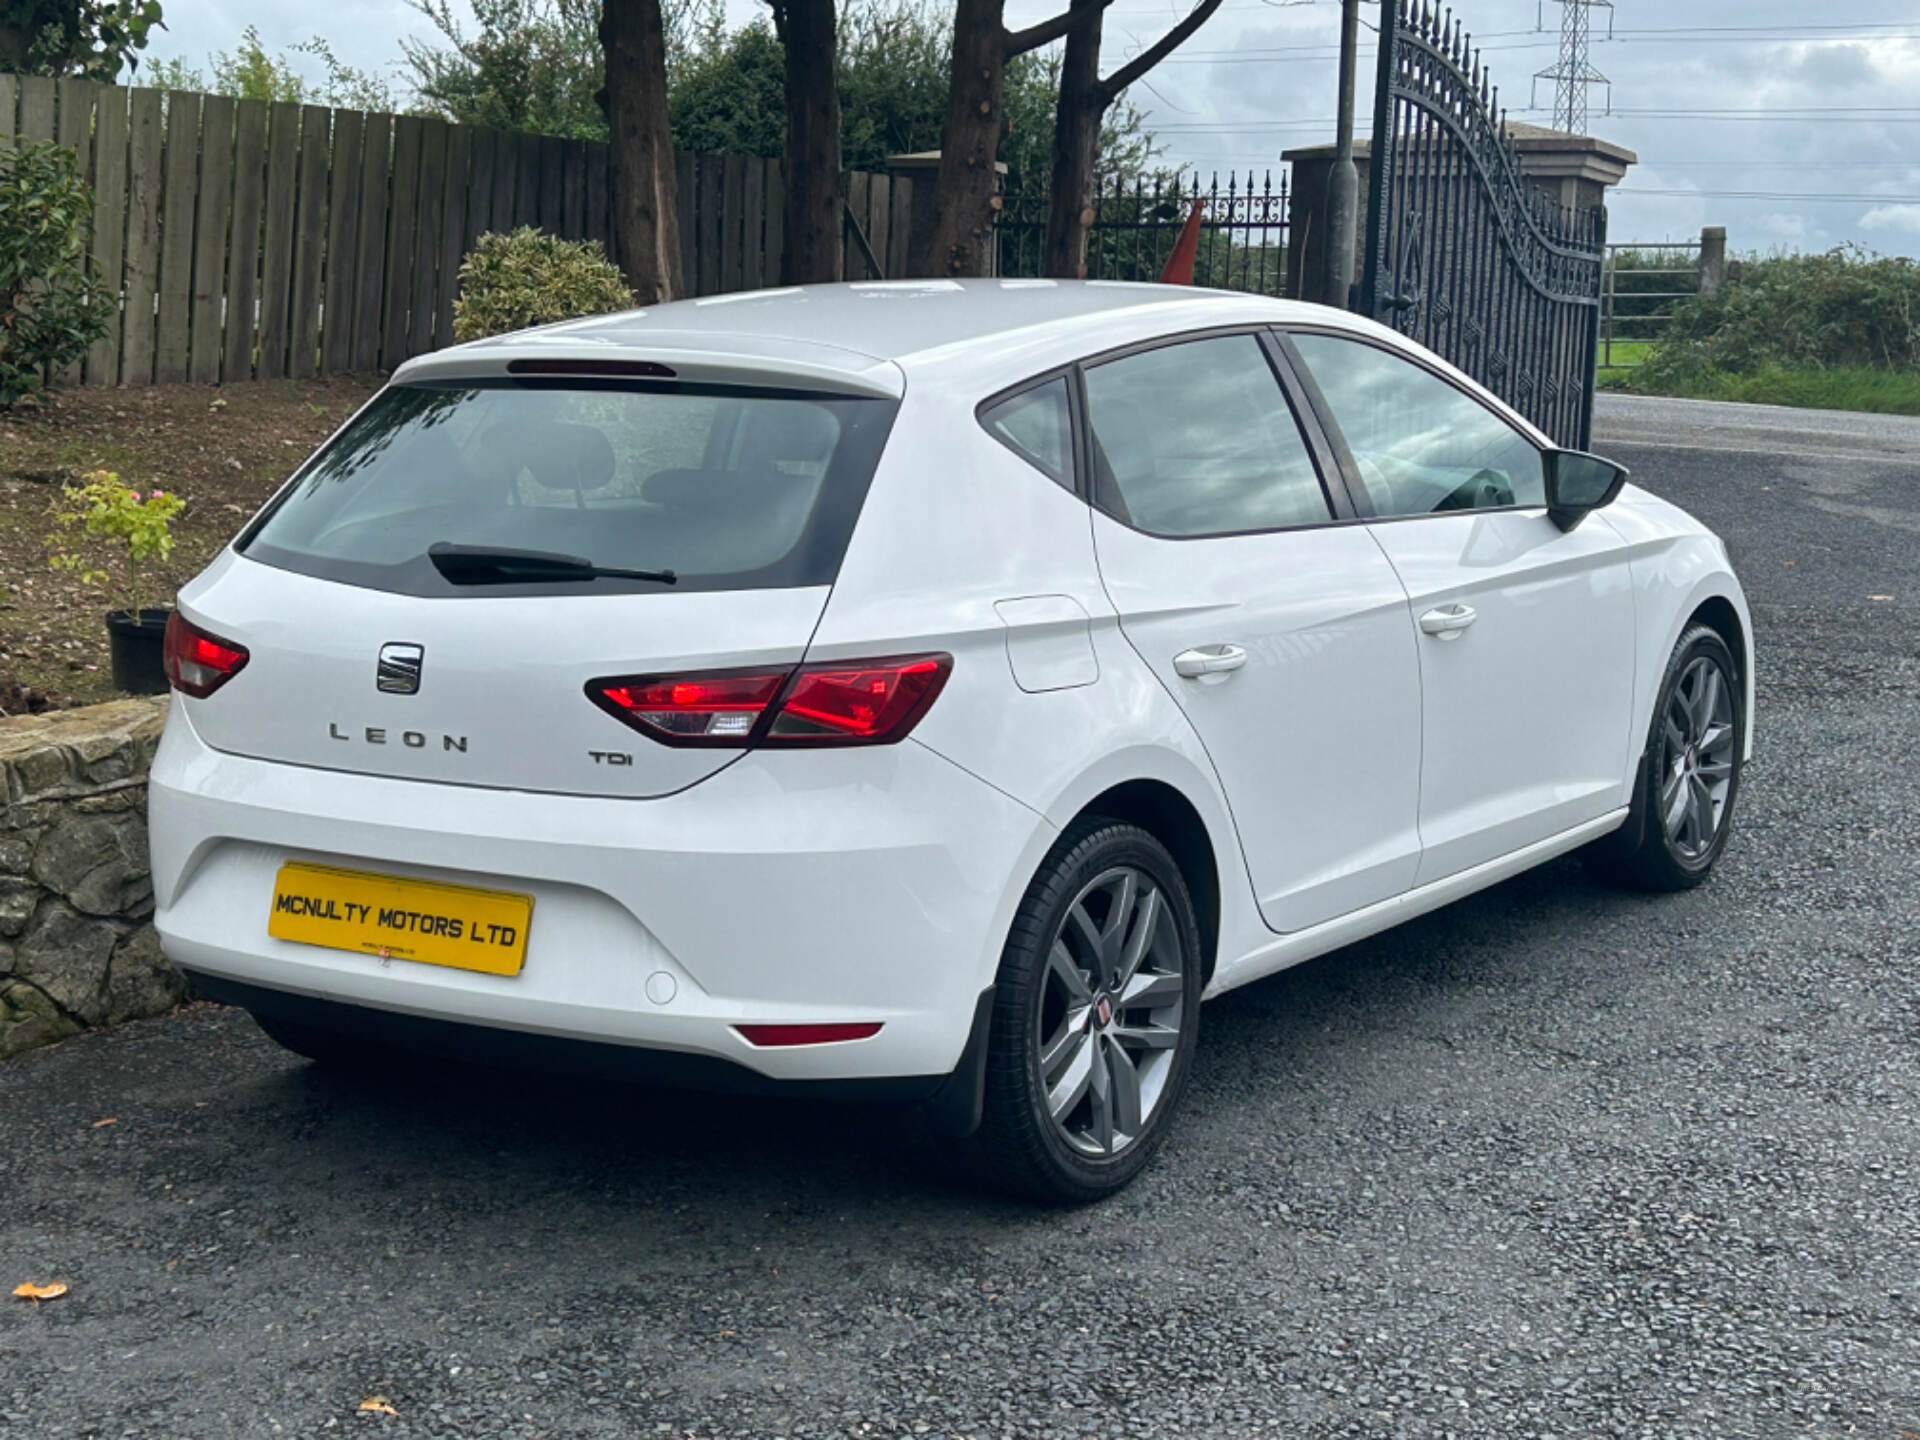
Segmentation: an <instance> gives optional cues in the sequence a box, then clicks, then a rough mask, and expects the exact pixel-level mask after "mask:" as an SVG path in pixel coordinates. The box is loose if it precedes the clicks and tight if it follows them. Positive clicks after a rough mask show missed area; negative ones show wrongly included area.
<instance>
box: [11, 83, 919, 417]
mask: <svg viewBox="0 0 1920 1440" xmlns="http://www.w3.org/2000/svg"><path fill="white" fill-rule="evenodd" d="M15 135H18V136H20V137H23V138H25V139H29V140H42V139H44V140H55V141H58V142H59V143H60V144H62V145H66V146H70V147H72V148H73V149H74V150H75V151H76V153H77V154H78V155H79V157H80V162H81V164H82V165H83V166H84V167H85V169H86V172H87V176H88V178H89V180H90V181H91V182H92V184H93V187H94V219H93V228H92V233H91V235H90V236H89V241H88V243H89V247H90V250H91V253H92V255H93V258H94V259H95V260H96V261H97V262H98V264H99V266H100V270H101V273H102V274H103V275H104V276H105V277H106V279H107V281H108V282H109V283H110V284H115V285H117V287H118V289H119V292H120V300H121V304H120V313H119V314H118V316H117V317H116V318H115V323H114V324H113V325H112V326H111V328H110V330H109V332H108V334H107V336H106V338H105V339H103V340H101V341H100V342H99V343H97V344H96V345H94V346H93V348H92V349H91V350H90V351H89V352H88V355H87V358H86V361H85V363H84V365H83V366H81V367H78V369H77V370H76V371H75V372H72V373H69V374H68V375H67V376H66V377H64V378H65V379H67V380H68V381H69V382H75V381H80V380H84V381H85V382H86V383H88V384H94V385H114V384H120V385H145V384H152V383H160V384H166V383H173V382H179V381H196V382H201V383H220V382H228V381H238V380H249V379H273V378H277V377H282V376H292V377H295V378H304V377H308V376H313V375H323V374H331V373H339V372H343V371H374V370H391V369H392V368H393V367H394V366H396V365H398V364H399V363H400V362H401V361H402V360H405V359H406V358H408V357H409V356H411V355H418V354H421V353H422V352H424V351H428V350H433V349H437V348H438V347H440V346H443V345H447V344H450V343H451V342H452V339H453V301H454V296H455V295H456V294H457V293H458V276H459V269H460V262H461V259H462V257H464V256H465V254H466V253H467V251H468V250H469V249H470V248H471V247H472V245H473V242H474V239H475V237H477V236H478V235H480V234H482V233H485V232H487V231H495V230H505V229H510V228H512V227H514V226H518V225H537V226H539V227H540V228H541V229H543V230H547V231H551V232H552V233H554V234H556V235H560V236H563V237H565V238H568V239H576V240H577V239H596V240H600V241H602V242H604V243H606V245H607V247H608V251H609V253H612V252H613V234H612V228H611V211H610V205H609V196H610V193H611V184H612V177H611V171H610V168H609V156H608V150H607V147H606V146H605V145H604V144H600V143H597V142H592V141H583V140H561V139H558V138H556V137H553V136H547V135H521V134H504V133H500V132H496V131H492V130H483V129H478V128H476V127H472V126H465V125H451V124H448V123H447V122H445V121H443V120H435V119H430V118H425V117H422V116H417V115H369V114H363V113H361V112H359V111H357V110H330V109H327V108H326V107H324V106H319V105H299V104H278V103H276V104H268V103H267V102H266V101H263V100H233V99H231V98H228V97H226V96H221V95H195V94H191V93H186V92H181V91H170V92H165V93H163V92H161V91H159V90H148V89H129V88H126V87H123V86H118V85H99V84H94V83H92V82H89V81H83V80H73V79H63V80H51V79H44V78H40V77H35V76H15V75H0V146H4V145H6V144H8V143H10V140H9V137H11V136H15ZM678 158H679V173H678V177H677V178H678V191H679V195H678V198H679V209H680V227H681V250H682V256H683V262H684V269H685V280H686V282H687V283H686V284H685V286H684V287H683V288H684V289H685V290H686V291H687V293H691V294H694V295H710V294H714V293H717V292H720V291H728V290H743V289H753V288H756V287H759V286H763V285H773V284H777V283H778V282H779V277H780V257H781V250H782V244H781V238H782V237H781V231H782V224H781V217H782V205H783V191H782V186H781V179H780V164H779V162H778V161H770V160H762V159H760V158H759V157H757V156H737V155H727V156H719V155H681V156H680V157H678ZM911 185H912V182H911V181H910V180H908V179H906V178H904V177H889V176H886V175H865V174H854V175H851V176H849V177H848V219H849V243H848V247H847V264H846V274H847V276H848V278H849V279H863V278H869V276H870V275H871V269H870V267H869V266H868V265H867V264H866V262H865V259H864V255H863V253H862V252H861V250H860V248H859V247H858V244H857V242H854V241H853V240H852V238H851V224H854V223H857V224H858V225H859V226H860V228H861V230H862V232H863V234H864V235H865V236H866V238H867V239H868V241H869V243H870V245H871V248H872V251H873V254H874V256H875V258H876V259H878V260H879V262H880V265H881V268H882V269H883V270H885V271H886V272H887V273H888V274H892V275H901V274H904V273H905V270H906V256H907V244H908V233H907V232H908V225H907V217H908V216H909V215H910V214H911V213H912V212H911V198H912V197H911ZM896 222H897V223H896Z"/></svg>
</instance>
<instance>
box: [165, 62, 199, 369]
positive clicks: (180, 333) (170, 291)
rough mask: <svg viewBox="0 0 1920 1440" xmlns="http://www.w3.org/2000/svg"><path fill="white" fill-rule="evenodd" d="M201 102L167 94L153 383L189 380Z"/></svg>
mask: <svg viewBox="0 0 1920 1440" xmlns="http://www.w3.org/2000/svg"><path fill="white" fill-rule="evenodd" d="M200 99H201V97H200V96H198V95H190V94H187V93H185V92H183V91H179V90H175V91H171V92H169V94H168V95H167V151H166V160H165V164H166V192H165V198H164V199H163V200H162V202H161V209H160V313H159V319H158V320H157V321H156V328H155V331H154V336H155V342H154V362H153V378H154V379H155V380H156V381H157V382H158V383H160V384H162V385H168V384H178V383H180V382H181V381H182V380H185V379H186V378H187V360H188V350H187V345H188V340H189V338H190V337H191V334H192V323H193V321H192V300H193V202H194V192H195V191H196V190H197V189H198V188H199V184H200Z"/></svg>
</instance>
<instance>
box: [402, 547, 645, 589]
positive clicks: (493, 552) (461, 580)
mask: <svg viewBox="0 0 1920 1440" xmlns="http://www.w3.org/2000/svg"><path fill="white" fill-rule="evenodd" d="M427 558H428V559H429V560H431V561H432V562H433V568H434V569H436V570H438V571H439V572H440V573H441V574H442V575H444V576H446V578H447V579H448V580H450V581H452V582H453V583H454V584H455V585H517V584H525V583H528V582H537V581H541V580H603V579H604V580H651V581H653V582H655V583H656V584H660V585H673V584H677V583H678V582H679V579H680V577H679V576H678V575H676V574H674V572H673V571H671V570H626V569H622V568H621V567H619V566H617V565H596V564H594V563H593V562H592V561H591V560H586V559H583V558H581V557H580V556H578V555H562V554H559V553H558V552H556V551H552V550H505V549H499V548H496V547H494V546H491V545H452V544H449V543H448V542H447V541H445V540H439V541H436V542H434V543H433V544H432V545H429V546H428V547H427Z"/></svg>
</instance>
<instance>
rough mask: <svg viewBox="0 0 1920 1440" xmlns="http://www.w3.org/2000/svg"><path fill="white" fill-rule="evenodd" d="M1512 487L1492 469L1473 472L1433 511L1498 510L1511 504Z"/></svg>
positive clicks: (1501, 475) (1502, 475) (1498, 472)
mask: <svg viewBox="0 0 1920 1440" xmlns="http://www.w3.org/2000/svg"><path fill="white" fill-rule="evenodd" d="M1513 503H1514V502H1513V486H1512V485H1511V484H1510V483H1509V482H1508V480H1507V477H1506V475H1505V473H1504V472H1502V471H1499V470H1493V469H1486V470H1478V471H1475V472H1474V474H1473V475H1472V477H1471V478H1469V479H1468V480H1467V481H1466V482H1465V483H1464V484H1462V485H1459V486H1456V487H1455V488H1454V489H1453V490H1452V491H1451V492H1449V493H1448V495H1447V496H1446V498H1445V499H1443V500H1442V501H1441V502H1440V503H1439V504H1438V505H1436V506H1434V507H1433V508H1434V511H1435V512H1436V513H1438V512H1439V511H1442V510H1499V509H1502V508H1503V507H1505V506H1508V505H1511V504H1513Z"/></svg>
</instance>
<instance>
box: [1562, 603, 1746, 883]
mask: <svg viewBox="0 0 1920 1440" xmlns="http://www.w3.org/2000/svg"><path fill="white" fill-rule="evenodd" d="M1746 736H1747V717H1746V689H1745V687H1744V686H1743V684H1742V683H1741V680H1740V670H1739V666H1738V665H1737V664H1736V663H1735V662H1734V658H1733V652H1732V651H1731V650H1729V649H1728V648H1727V642H1726V641H1725V640H1723V639H1722V638H1721V637H1720V634H1719V632H1717V631H1715V630H1713V629H1711V628H1709V627H1708V626H1705V625H1694V626H1692V627H1690V628H1689V629H1688V630H1687V631H1686V633H1685V634H1683V635H1682V636H1681V637H1680V642H1679V644H1677V645H1676V646H1675V647H1674V650H1673V655H1672V658H1670V659H1669V660H1668V661H1667V669H1666V673H1665V675H1663V676H1662V677H1661V681H1660V691H1659V699H1658V701H1657V703H1656V704H1655V705H1654V709H1653V722H1652V725H1651V728H1650V730H1649V732H1648V735H1647V745H1646V750H1645V752H1644V753H1643V754H1642V756H1641V761H1640V771H1639V777H1638V780H1637V781H1636V783H1635V786H1634V795H1633V804H1632V808H1631V810H1630V811H1629V812H1628V815H1627V822H1626V824H1624V825H1622V826H1621V827H1620V829H1619V830H1617V831H1615V832H1614V833H1613V834H1612V835H1609V836H1607V837H1606V838H1605V839H1603V840H1601V841H1599V842H1597V843H1596V844H1595V845H1593V846H1591V847H1590V848H1589V850H1588V851H1587V859H1588V861H1589V863H1590V864H1591V865H1592V866H1593V867H1594V868H1595V869H1596V870H1597V871H1599V872H1600V873H1601V874H1602V875H1604V876H1606V877H1607V878H1608V879H1611V880H1614V881H1616V882H1618V883H1621V884H1625V885H1630V886H1633V887H1635V888H1637V889H1642V890H1653V891H1675V890H1690V889H1692V888H1693V887H1694V886H1696V885H1698V884H1700V883H1701V882H1702V881H1704V880H1705V879H1706V878H1707V876H1708V875H1710V874H1712V873H1713V867H1714V864H1715V862H1716V861H1718V860H1719V858H1720V855H1721V853H1722V852H1723V851H1724V850H1725V849H1726V846H1727V836H1728V833H1729V832H1730V831H1731V829H1732V827H1733V811H1734V802H1735V801H1736V800H1737V799H1738V798H1739V794H1740V776H1741V769H1742V760H1741V757H1742V755H1743V754H1744V753H1745V750H1746Z"/></svg>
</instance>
